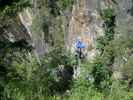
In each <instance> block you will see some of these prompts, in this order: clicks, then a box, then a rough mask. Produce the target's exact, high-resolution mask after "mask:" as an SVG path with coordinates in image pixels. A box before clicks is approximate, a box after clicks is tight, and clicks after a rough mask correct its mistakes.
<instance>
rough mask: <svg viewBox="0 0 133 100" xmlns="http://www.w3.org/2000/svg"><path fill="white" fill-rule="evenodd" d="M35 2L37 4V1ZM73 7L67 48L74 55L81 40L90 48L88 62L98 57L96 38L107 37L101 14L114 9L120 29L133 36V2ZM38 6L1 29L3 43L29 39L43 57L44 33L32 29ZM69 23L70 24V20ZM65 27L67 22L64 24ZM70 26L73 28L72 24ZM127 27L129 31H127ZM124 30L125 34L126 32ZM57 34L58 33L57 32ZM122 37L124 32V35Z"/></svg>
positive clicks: (108, 0) (97, 0)
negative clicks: (107, 9) (78, 41)
mask: <svg viewBox="0 0 133 100" xmlns="http://www.w3.org/2000/svg"><path fill="white" fill-rule="evenodd" d="M33 1H34V0H33ZM75 1H76V2H75V3H74V5H73V9H72V16H71V19H70V21H69V22H67V23H66V25H65V27H66V28H65V29H66V30H65V32H64V33H65V35H64V40H65V45H66V47H67V48H68V49H70V50H72V52H74V47H73V44H74V42H75V40H76V39H77V38H80V39H81V41H82V42H83V43H84V44H85V45H86V48H85V49H84V52H85V53H86V54H88V58H91V57H93V56H94V55H95V45H96V38H97V37H98V36H100V35H103V33H104V32H103V27H102V25H103V20H102V19H101V18H100V15H99V11H100V10H102V9H104V8H107V6H110V7H111V6H112V7H114V8H115V11H116V13H117V16H116V24H117V27H118V29H119V28H121V29H123V30H125V31H129V33H131V34H132V33H133V29H132V24H133V17H132V16H133V11H132V10H133V1H132V0H117V1H116V2H115V3H116V4H115V5H113V1H114V0H75ZM36 5H37V3H34V6H35V7H34V9H25V10H24V11H23V12H22V13H20V14H19V16H18V17H17V18H16V19H13V20H11V22H10V24H9V25H8V26H6V25H4V26H0V31H1V33H2V34H0V35H1V36H0V40H5V39H7V40H9V41H12V42H13V41H17V40H21V39H25V40H27V41H29V43H31V44H32V45H33V46H34V48H35V52H36V53H37V54H38V55H43V53H44V51H45V49H46V48H47V47H46V43H45V36H44V33H35V32H33V30H32V29H31V25H32V24H33V23H32V22H33V18H34V16H35V15H36V14H37V13H38V12H37V10H36V9H37V8H36ZM66 21H68V20H66ZM64 23H65V21H64ZM68 23H69V28H67V27H68V25H67V24H68ZM127 26H128V27H127ZM123 27H125V28H126V29H124V28H123ZM123 30H122V32H123ZM53 33H54V32H53ZM120 33H121V32H120Z"/></svg>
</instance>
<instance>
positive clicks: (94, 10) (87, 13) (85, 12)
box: [68, 0, 103, 58]
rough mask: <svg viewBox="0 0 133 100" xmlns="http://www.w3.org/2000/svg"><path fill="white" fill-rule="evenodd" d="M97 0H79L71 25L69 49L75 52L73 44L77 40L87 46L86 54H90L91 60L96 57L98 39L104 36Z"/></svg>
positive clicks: (74, 7)
mask: <svg viewBox="0 0 133 100" xmlns="http://www.w3.org/2000/svg"><path fill="white" fill-rule="evenodd" d="M100 5H101V4H99V1H97V0H79V2H77V3H76V4H75V5H74V6H73V11H72V18H71V20H70V25H69V35H68V48H69V49H71V50H72V51H74V48H73V44H74V42H75V40H76V39H77V38H80V39H81V41H82V42H83V43H84V44H85V46H86V47H85V50H84V52H85V53H88V52H89V58H91V57H93V56H94V51H95V50H94V47H95V42H96V37H97V36H99V35H102V34H103V28H102V24H103V21H102V20H101V19H100V15H99V13H98V10H100Z"/></svg>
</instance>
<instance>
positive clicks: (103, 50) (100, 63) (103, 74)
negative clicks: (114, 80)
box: [92, 9, 115, 90]
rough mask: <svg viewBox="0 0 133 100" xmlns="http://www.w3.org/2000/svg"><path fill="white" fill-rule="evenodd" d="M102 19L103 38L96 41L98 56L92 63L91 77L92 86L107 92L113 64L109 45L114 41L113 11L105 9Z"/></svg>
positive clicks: (111, 47) (112, 55) (112, 54)
mask: <svg viewBox="0 0 133 100" xmlns="http://www.w3.org/2000/svg"><path fill="white" fill-rule="evenodd" d="M101 16H102V18H103V19H104V29H105V32H104V36H101V37H99V38H98V39H97V49H98V50H99V53H100V54H99V55H97V57H96V58H95V61H94V63H93V69H92V75H93V77H94V86H95V87H96V88H97V89H100V90H104V89H105V90H106V89H107V90H108V89H110V86H111V76H112V68H111V66H112V65H113V63H114V58H115V55H114V48H113V46H112V45H111V42H112V40H113V39H114V27H115V15H114V12H113V9H105V10H103V12H102V13H101Z"/></svg>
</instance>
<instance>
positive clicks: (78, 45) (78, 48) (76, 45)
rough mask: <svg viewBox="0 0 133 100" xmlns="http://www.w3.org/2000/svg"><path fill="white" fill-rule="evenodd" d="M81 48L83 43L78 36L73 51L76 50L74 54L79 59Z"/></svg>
mask: <svg viewBox="0 0 133 100" xmlns="http://www.w3.org/2000/svg"><path fill="white" fill-rule="evenodd" d="M83 48H85V44H84V43H83V42H81V40H80V39H79V38H78V39H77V40H76V41H75V52H76V56H77V57H78V58H80V59H82V58H83V51H82V49H83Z"/></svg>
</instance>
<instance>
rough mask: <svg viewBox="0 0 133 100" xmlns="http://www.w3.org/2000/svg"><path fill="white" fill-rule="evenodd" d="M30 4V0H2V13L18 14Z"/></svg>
mask: <svg viewBox="0 0 133 100" xmlns="http://www.w3.org/2000/svg"><path fill="white" fill-rule="evenodd" d="M28 6H30V4H29V1H28V0H6V1H5V0H1V2H0V15H1V17H5V16H10V17H11V16H16V14H17V13H18V12H20V11H22V10H23V8H25V7H28Z"/></svg>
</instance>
